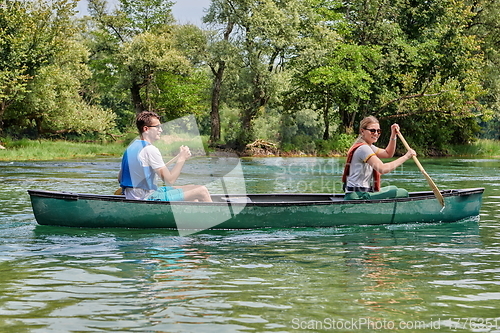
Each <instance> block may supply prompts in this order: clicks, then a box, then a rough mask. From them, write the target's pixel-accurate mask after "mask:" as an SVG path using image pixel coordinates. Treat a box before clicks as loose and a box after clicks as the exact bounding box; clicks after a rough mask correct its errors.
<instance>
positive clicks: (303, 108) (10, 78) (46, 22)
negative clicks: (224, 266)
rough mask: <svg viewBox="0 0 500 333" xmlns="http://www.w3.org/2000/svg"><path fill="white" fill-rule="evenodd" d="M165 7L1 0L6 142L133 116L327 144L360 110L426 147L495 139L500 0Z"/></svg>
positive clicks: (231, 0)
mask: <svg viewBox="0 0 500 333" xmlns="http://www.w3.org/2000/svg"><path fill="white" fill-rule="evenodd" d="M179 1H180V0H179ZM173 4H174V3H173V2H171V1H167V0H119V6H117V7H116V8H114V9H110V6H109V5H108V4H107V2H106V0H89V7H88V13H89V15H88V16H85V17H77V16H76V15H75V8H76V5H77V2H76V1H75V0H0V137H6V136H9V137H37V138H40V137H42V138H43V137H49V138H50V137H62V138H66V139H69V138H76V137H94V138H95V137H103V136H105V137H109V138H118V137H120V136H121V135H123V134H124V133H127V132H128V131H130V130H131V128H132V127H133V126H132V124H133V118H134V115H135V113H136V112H139V111H141V110H152V111H155V112H157V113H159V114H160V115H161V116H162V120H163V121H168V120H171V119H175V118H178V117H180V116H183V115H187V114H194V115H196V117H197V119H198V121H199V124H200V127H201V132H202V134H203V135H206V136H207V137H209V142H210V144H211V145H214V146H216V145H228V146H232V147H236V148H238V147H240V148H241V147H244V145H245V144H247V143H250V142H252V141H254V140H255V139H264V140H267V141H270V142H273V143H276V144H278V146H279V147H280V148H281V149H282V150H285V151H286V150H293V149H296V150H302V151H306V152H313V153H314V152H325V151H329V150H335V147H337V146H338V145H339V143H342V142H343V141H349V142H350V141H351V140H352V137H353V133H356V132H357V124H358V123H359V120H360V119H361V118H362V117H364V116H367V115H374V116H376V117H378V118H379V119H380V121H381V125H382V128H383V129H384V128H388V127H389V125H390V124H391V123H394V122H397V123H399V124H400V126H401V128H402V130H403V131H404V134H405V136H406V137H407V138H408V139H409V141H410V140H411V142H412V143H413V144H414V145H415V146H418V147H423V148H425V151H426V152H427V153H446V151H447V149H448V147H450V146H451V145H455V144H464V143H468V142H472V141H474V140H475V139H477V138H480V137H483V138H492V139H498V137H499V135H500V129H499V124H500V76H499V75H498V74H499V73H498V72H499V69H500V66H499V65H500V53H499V51H500V46H499V43H500V0H430V1H423V0H421V1H417V0H391V1H389V0H348V1H340V0H212V2H211V4H210V7H209V8H208V9H207V11H206V15H205V16H204V18H203V21H204V25H203V27H204V28H200V27H198V26H195V25H180V24H176V23H175V22H176V21H175V18H174V17H173V16H172V11H171V8H172V5H173ZM384 135H388V133H383V136H382V140H384V139H386V136H384Z"/></svg>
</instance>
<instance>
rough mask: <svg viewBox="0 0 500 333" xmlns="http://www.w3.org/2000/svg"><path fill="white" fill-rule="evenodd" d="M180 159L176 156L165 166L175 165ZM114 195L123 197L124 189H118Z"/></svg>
mask: <svg viewBox="0 0 500 333" xmlns="http://www.w3.org/2000/svg"><path fill="white" fill-rule="evenodd" d="M178 158H179V155H177V156H175V157H174V158H172V159H171V160H170V161H168V162H167V163H165V165H166V166H168V165H170V164H172V163H174V162H175V161H177V159H178ZM114 194H115V195H123V194H124V193H123V189H122V188H121V187H120V188H118V189H117V190H116V191H115V193H114Z"/></svg>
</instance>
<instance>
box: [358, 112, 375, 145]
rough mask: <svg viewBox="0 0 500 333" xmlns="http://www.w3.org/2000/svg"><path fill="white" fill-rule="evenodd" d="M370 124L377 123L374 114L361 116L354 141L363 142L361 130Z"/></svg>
mask: <svg viewBox="0 0 500 333" xmlns="http://www.w3.org/2000/svg"><path fill="white" fill-rule="evenodd" d="M371 124H379V121H378V119H377V118H375V117H374V116H368V117H365V118H363V120H361V121H360V123H359V136H358V138H357V139H356V141H355V142H354V143H358V142H365V140H363V138H362V137H361V130H362V129H366V128H367V127H368V126H370V125H371Z"/></svg>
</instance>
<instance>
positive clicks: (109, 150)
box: [0, 136, 208, 161]
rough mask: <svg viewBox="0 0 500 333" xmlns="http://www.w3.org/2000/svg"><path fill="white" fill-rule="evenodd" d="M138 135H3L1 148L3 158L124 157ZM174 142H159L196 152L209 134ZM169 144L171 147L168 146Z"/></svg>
mask: <svg viewBox="0 0 500 333" xmlns="http://www.w3.org/2000/svg"><path fill="white" fill-rule="evenodd" d="M133 139H135V137H132V136H131V137H130V138H127V139H125V140H123V141H116V142H112V143H98V142H74V141H64V140H29V139H20V140H11V139H6V138H4V139H1V138H0V144H1V145H3V146H4V147H5V148H6V149H0V161H50V160H67V159H78V158H95V157H99V156H111V157H121V156H122V155H123V152H124V151H125V149H126V147H127V146H128V144H129V143H130V142H131V141H132V140H133ZM176 141H177V142H175V143H173V144H172V143H170V144H166V143H164V142H162V141H160V142H158V144H157V145H158V146H159V148H160V150H161V151H162V152H164V151H168V152H169V153H171V154H172V156H173V155H175V154H176V153H177V152H178V149H179V146H180V145H187V146H189V147H190V148H191V151H192V152H193V153H199V152H201V151H205V150H206V149H208V147H207V144H206V141H208V136H201V140H200V137H197V138H195V139H193V138H183V139H182V140H180V139H179V140H176ZM167 148H168V149H167Z"/></svg>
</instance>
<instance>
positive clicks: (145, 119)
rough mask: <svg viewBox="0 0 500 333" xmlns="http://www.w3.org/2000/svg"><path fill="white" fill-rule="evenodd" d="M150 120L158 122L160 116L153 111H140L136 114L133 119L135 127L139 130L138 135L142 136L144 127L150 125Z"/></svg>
mask: <svg viewBox="0 0 500 333" xmlns="http://www.w3.org/2000/svg"><path fill="white" fill-rule="evenodd" d="M152 118H156V119H158V120H160V116H159V115H158V114H157V113H155V112H153V111H142V112H139V113H138V114H137V116H136V117H135V125H136V126H137V129H138V130H139V134H142V132H143V131H144V126H151V125H152V121H151V119H152Z"/></svg>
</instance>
